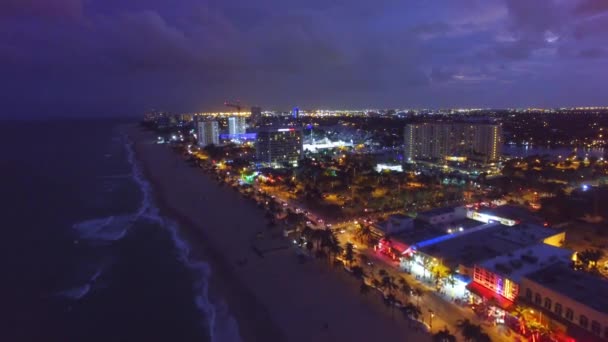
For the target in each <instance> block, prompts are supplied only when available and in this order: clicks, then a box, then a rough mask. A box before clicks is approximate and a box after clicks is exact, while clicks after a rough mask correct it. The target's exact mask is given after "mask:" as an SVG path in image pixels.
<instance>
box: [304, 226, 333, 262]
mask: <svg viewBox="0 0 608 342" xmlns="http://www.w3.org/2000/svg"><path fill="white" fill-rule="evenodd" d="M301 236H302V237H303V238H304V239H305V240H306V249H307V250H308V252H309V253H310V254H311V255H312V254H313V252H314V254H315V256H316V257H317V258H319V259H323V258H327V260H328V262H331V261H332V260H335V258H336V257H337V256H339V255H340V254H341V253H342V246H340V241H338V238H337V237H336V235H335V233H334V232H333V231H332V230H331V229H328V228H325V229H312V228H310V227H308V226H306V227H305V228H304V229H302V233H301Z"/></svg>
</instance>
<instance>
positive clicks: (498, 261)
mask: <svg viewBox="0 0 608 342" xmlns="http://www.w3.org/2000/svg"><path fill="white" fill-rule="evenodd" d="M571 258H572V251H571V250H568V249H565V248H559V247H554V246H550V245H547V244H545V243H539V244H536V245H533V246H528V247H524V248H521V249H518V250H515V251H513V252H508V253H507V254H503V255H500V256H497V257H495V258H492V259H489V260H486V261H484V262H482V263H481V264H480V265H479V266H481V267H483V268H485V269H486V270H489V271H491V272H494V273H496V274H502V275H504V276H506V277H508V278H509V279H511V280H513V281H515V282H519V281H520V279H521V278H522V277H523V276H525V275H526V274H530V273H533V272H536V271H538V270H540V269H543V268H545V267H547V266H549V265H552V264H555V263H557V262H560V263H568V262H569V261H570V260H571Z"/></svg>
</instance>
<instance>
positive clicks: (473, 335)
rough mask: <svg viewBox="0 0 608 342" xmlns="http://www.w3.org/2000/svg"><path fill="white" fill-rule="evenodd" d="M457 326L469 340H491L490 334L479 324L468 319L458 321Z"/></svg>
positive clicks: (475, 341)
mask: <svg viewBox="0 0 608 342" xmlns="http://www.w3.org/2000/svg"><path fill="white" fill-rule="evenodd" d="M456 327H457V328H458V330H459V331H460V334H461V335H462V337H463V338H464V340H465V341H467V342H490V341H491V339H490V336H488V334H486V333H485V332H484V331H483V329H482V328H481V326H480V325H479V324H474V323H472V322H471V321H470V320H468V319H463V320H460V321H458V323H457V324H456Z"/></svg>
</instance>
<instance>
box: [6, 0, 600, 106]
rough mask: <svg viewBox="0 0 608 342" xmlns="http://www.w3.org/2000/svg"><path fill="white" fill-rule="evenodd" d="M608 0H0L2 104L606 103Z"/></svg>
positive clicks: (561, 104) (441, 104)
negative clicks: (226, 101)
mask: <svg viewBox="0 0 608 342" xmlns="http://www.w3.org/2000/svg"><path fill="white" fill-rule="evenodd" d="M607 80H608V1H605V0H458V1H455V0H374V1H370V0H307V1H303V0H301V1H291V0H241V1H236V0H212V1H208V0H162V1H161V0H1V1H0V104H2V114H1V115H2V116H3V117H4V116H7V117H30V116H35V117H44V116H58V115H59V116H64V115H72V116H95V115H127V114H134V115H140V114H141V113H142V112H143V111H145V110H147V109H150V108H157V109H163V110H169V111H174V112H181V111H201V110H214V109H222V108H223V107H222V103H223V101H224V100H233V99H240V100H241V102H242V103H243V104H246V105H261V106H262V107H263V108H265V109H278V110H281V109H285V110H288V109H289V108H291V107H292V106H294V105H298V106H300V107H301V108H305V109H306V108H318V107H323V108H334V109H340V108H369V107H381V108H387V107H430V108H438V107H457V106H470V107H520V106H543V107H555V106H576V105H608V95H607V94H608V92H607V91H606V82H607Z"/></svg>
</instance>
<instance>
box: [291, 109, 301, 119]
mask: <svg viewBox="0 0 608 342" xmlns="http://www.w3.org/2000/svg"><path fill="white" fill-rule="evenodd" d="M291 116H292V117H293V118H294V119H297V118H298V117H299V116H300V108H298V107H293V111H292V112H291Z"/></svg>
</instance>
